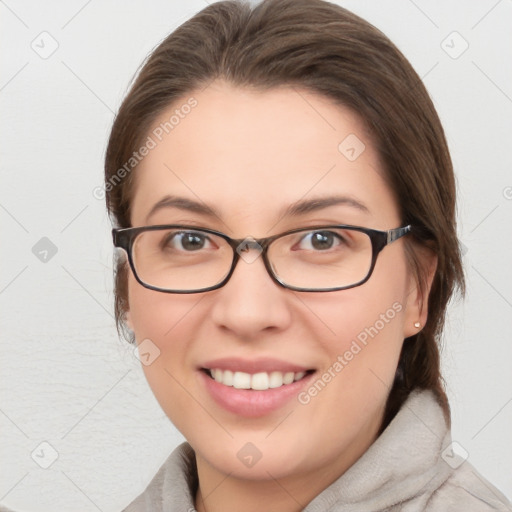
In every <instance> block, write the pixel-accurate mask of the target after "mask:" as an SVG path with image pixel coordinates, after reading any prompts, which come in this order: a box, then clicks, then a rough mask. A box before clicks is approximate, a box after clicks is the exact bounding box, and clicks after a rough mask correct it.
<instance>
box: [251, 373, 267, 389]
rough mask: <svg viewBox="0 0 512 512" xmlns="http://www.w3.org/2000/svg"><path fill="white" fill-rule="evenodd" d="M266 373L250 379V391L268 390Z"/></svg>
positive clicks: (255, 375) (257, 374)
mask: <svg viewBox="0 0 512 512" xmlns="http://www.w3.org/2000/svg"><path fill="white" fill-rule="evenodd" d="M268 381H269V378H268V373H265V372H261V373H255V374H254V375H253V376H252V378H251V389H258V390H264V389H268Z"/></svg>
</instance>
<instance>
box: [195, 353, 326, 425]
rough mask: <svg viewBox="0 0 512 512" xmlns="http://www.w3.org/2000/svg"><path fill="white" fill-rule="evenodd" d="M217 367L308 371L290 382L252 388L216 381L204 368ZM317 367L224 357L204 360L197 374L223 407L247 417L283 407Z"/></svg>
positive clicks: (264, 413)
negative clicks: (271, 386) (262, 387)
mask: <svg viewBox="0 0 512 512" xmlns="http://www.w3.org/2000/svg"><path fill="white" fill-rule="evenodd" d="M212 368H220V369H222V370H231V371H242V372H245V373H250V374H254V373H258V372H271V371H280V372H283V373H286V372H294V373H298V372H308V373H306V375H305V376H304V377H303V378H302V379H300V380H298V381H295V382H292V383H291V384H286V385H283V386H281V387H279V388H270V389H266V390H264V391H259V390H254V389H236V388H234V387H232V386H225V385H224V384H221V383H220V382H217V381H215V380H214V379H212V378H211V376H210V375H209V374H208V373H207V372H206V371H205V369H212ZM315 373H316V371H312V369H311V368H307V367H305V366H300V365H295V364H293V363H288V362H285V361H280V360H276V359H258V360H254V361H248V360H242V359H236V358H227V359H216V360H213V361H207V362H205V363H204V365H203V366H201V367H200V368H198V374H199V378H200V381H201V383H202V385H203V386H204V387H205V390H206V392H207V393H208V394H209V395H210V397H211V398H212V399H213V400H214V401H215V403H216V404H217V405H219V406H220V407H222V408H223V409H225V410H227V411H229V412H231V413H233V414H236V415H238V416H243V417H246V418H258V417H262V416H265V415H267V414H271V413H272V412H274V411H277V410H279V409H280V408H282V407H284V406H285V405H286V404H287V403H289V402H290V401H291V400H293V399H294V398H295V397H296V396H297V395H298V394H299V393H300V391H301V390H302V389H303V388H304V387H306V386H307V385H308V384H309V382H310V381H311V379H312V378H313V376H314V375H315Z"/></svg>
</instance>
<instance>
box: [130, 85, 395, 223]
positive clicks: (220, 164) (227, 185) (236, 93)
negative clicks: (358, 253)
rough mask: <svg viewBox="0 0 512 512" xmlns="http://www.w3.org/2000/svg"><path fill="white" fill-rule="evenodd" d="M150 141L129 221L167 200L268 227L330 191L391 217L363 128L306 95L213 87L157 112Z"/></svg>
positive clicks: (343, 113) (342, 111) (354, 119)
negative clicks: (285, 213) (185, 200)
mask: <svg viewBox="0 0 512 512" xmlns="http://www.w3.org/2000/svg"><path fill="white" fill-rule="evenodd" d="M148 136H149V137H150V138H151V139H152V141H153V142H154V147H153V148H152V149H151V150H150V151H149V152H148V154H147V156H145V157H144V158H143V159H142V161H141V162H140V164H139V166H138V167H137V169H136V171H135V188H134V199H133V203H132V223H134V224H137V223H139V224H140V223H143V219H144V217H145V216H146V215H147V214H148V213H149V211H150V210H151V208H152V207H153V206H154V204H155V203H157V202H158V201H160V200H161V199H162V197H163V196H165V195H173V196H180V197H186V198H189V199H193V200H195V201H199V202H204V203H207V204H211V205H214V206H215V210H216V211H220V212H221V214H225V215H226V216H232V215H233V214H236V215H239V216H240V218H244V219H246V220H247V221H248V222H249V221H250V222H251V223H254V222H255V221H256V219H260V220H261V221H265V222H267V223H268V222H272V220H271V217H272V216H273V215H275V212H277V211H280V212H281V211H283V208H285V207H286V206H289V205H290V204H292V203H294V202H296V201H298V200H300V199H301V198H315V197H321V196H325V195H326V194H329V195H332V194H334V193H336V194H337V195H339V194H343V195H346V196H350V197H354V198H357V199H358V200H360V202H365V201H366V202H369V203H370V205H369V206H370V208H369V209H370V210H372V203H373V210H374V211H375V212H376V213H378V211H379V210H380V211H381V216H382V212H383V211H386V210H387V215H390V216H392V215H394V214H395V215H396V205H395V204H394V200H393V198H392V194H391V191H390V190H389V189H388V187H387V185H386V183H385V180H384V178H383V173H382V170H381V168H380V163H379V158H378V155H377V153H376V151H375V149H374V146H373V144H372V141H371V140H370V137H369V135H368V133H367V131H366V129H365V126H364V123H363V122H362V121H361V120H360V119H359V117H358V116H357V115H356V114H354V113H353V112H351V111H350V110H349V109H348V108H345V107H343V106H339V105H336V104H335V103H333V102H332V101H331V100H329V99H328V98H325V97H323V96H320V95H318V94H314V93H311V92H308V91H306V90H302V89H298V88H295V87H280V88H277V89H270V90H266V91H257V90H254V89H248V88H239V87H234V86H232V85H230V84H227V83H226V82H219V81H217V82H213V83H212V84H210V85H209V86H208V87H207V88H206V89H204V90H199V91H193V92H191V93H190V94H188V95H185V96H184V97H183V98H181V99H180V100H178V101H176V102H175V103H174V104H173V105H172V106H170V107H169V108H167V109H166V110H165V111H163V112H162V113H161V115H160V116H159V117H158V118H157V119H156V121H155V122H154V124H153V126H152V128H151V130H150V132H149V134H148ZM375 203H378V204H375Z"/></svg>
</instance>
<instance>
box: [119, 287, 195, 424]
mask: <svg viewBox="0 0 512 512" xmlns="http://www.w3.org/2000/svg"><path fill="white" fill-rule="evenodd" d="M128 290H129V304H130V319H131V323H132V325H133V330H134V332H135V338H136V340H137V344H139V353H140V355H141V362H142V369H143V371H144V374H145V376H146V380H147V381H148V384H149V386H150V387H151V389H152V391H153V393H154V395H155V397H156V399H157V400H158V402H159V403H160V406H161V407H162V409H163V410H164V411H165V412H166V414H167V415H168V416H169V418H170V419H171V421H172V422H173V423H175V425H176V427H177V428H178V429H180V430H181V428H180V427H181V426H180V417H181V416H182V415H180V414H176V411H183V410H186V408H187V406H188V407H190V396H189V395H188V394H187V393H186V391H185V390H186V389H191V386H193V385H194V383H193V381H192V379H193V378H195V377H196V376H195V375H194V372H191V371H187V370H188V369H190V368H191V365H190V363H189V362H188V359H189V355H190V354H189V352H190V347H189V343H190V341H188V340H190V334H187V333H188V331H189V330H190V325H191V322H190V321H187V320H188V319H190V314H191V311H192V310H193V309H194V306H195V305H196V304H197V303H198V302H199V301H200V300H201V297H200V296H194V295H176V294H174V295H173V294H166V293H160V292H156V291H153V290H148V289H147V288H144V287H143V286H141V285H139V284H138V283H137V282H136V281H135V280H134V279H133V277H131V279H130V281H129V286H128ZM187 315H188V316H187ZM144 353H146V354H149V356H147V357H144V355H143V354H144ZM148 363H149V364H148Z"/></svg>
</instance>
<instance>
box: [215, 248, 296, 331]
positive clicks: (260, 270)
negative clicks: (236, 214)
mask: <svg viewBox="0 0 512 512" xmlns="http://www.w3.org/2000/svg"><path fill="white" fill-rule="evenodd" d="M214 293H215V294H216V295H215V297H214V299H213V303H214V304H213V309H212V318H213V321H214V322H215V324H216V325H217V326H219V327H221V328H223V329H228V330H229V331H231V332H233V333H234V334H236V335H237V336H238V337H240V338H243V339H251V338H255V337H257V336H258V335H261V333H262V332H264V331H267V332H270V331H276V332H277V331H280V330H283V329H286V328H287V327H288V326H289V325H290V323H291V312H290V294H291V293H293V292H292V291H291V290H287V289H285V288H283V287H281V286H279V285H278V284H277V283H275V282H274V281H273V280H272V278H271V277H270V276H269V274H268V272H267V270H266V268H265V264H264V262H263V258H262V257H261V254H260V255H258V254H257V252H256V249H249V250H247V251H245V253H244V256H243V257H241V258H240V259H239V261H238V263H237V265H236V268H235V270H234V272H233V274H232V275H231V278H230V279H229V281H228V282H227V283H226V284H225V285H224V286H223V287H222V288H219V289H218V290H216V291H215V292H214Z"/></svg>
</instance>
